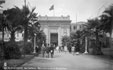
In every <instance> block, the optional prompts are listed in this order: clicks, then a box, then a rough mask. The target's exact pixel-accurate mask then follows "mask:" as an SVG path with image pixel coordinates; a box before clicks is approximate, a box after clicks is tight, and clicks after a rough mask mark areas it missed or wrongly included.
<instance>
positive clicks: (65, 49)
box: [64, 45, 67, 53]
mask: <svg viewBox="0 0 113 70" xmlns="http://www.w3.org/2000/svg"><path fill="white" fill-rule="evenodd" d="M64 52H65V53H66V52H67V46H66V45H65V46H64Z"/></svg>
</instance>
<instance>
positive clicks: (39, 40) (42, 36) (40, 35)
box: [36, 30, 46, 47]
mask: <svg viewBox="0 0 113 70" xmlns="http://www.w3.org/2000/svg"><path fill="white" fill-rule="evenodd" d="M36 38H37V45H38V46H39V47H41V46H42V44H43V43H44V44H46V35H45V33H44V32H43V31H42V30H41V31H39V33H38V34H37V36H36Z"/></svg>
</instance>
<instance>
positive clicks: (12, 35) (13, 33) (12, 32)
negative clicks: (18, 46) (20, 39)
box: [10, 31, 15, 43]
mask: <svg viewBox="0 0 113 70" xmlns="http://www.w3.org/2000/svg"><path fill="white" fill-rule="evenodd" d="M10 41H11V43H14V42H15V31H11V39H10Z"/></svg>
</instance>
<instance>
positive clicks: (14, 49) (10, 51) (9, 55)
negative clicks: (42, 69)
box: [5, 43, 21, 59]
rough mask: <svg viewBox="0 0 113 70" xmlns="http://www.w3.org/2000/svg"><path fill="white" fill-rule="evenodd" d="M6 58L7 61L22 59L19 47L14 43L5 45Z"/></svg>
mask: <svg viewBox="0 0 113 70" xmlns="http://www.w3.org/2000/svg"><path fill="white" fill-rule="evenodd" d="M5 46H6V48H5V58H6V59H18V58H20V57H21V52H20V49H19V46H18V45H16V44H14V43H8V44H5Z"/></svg>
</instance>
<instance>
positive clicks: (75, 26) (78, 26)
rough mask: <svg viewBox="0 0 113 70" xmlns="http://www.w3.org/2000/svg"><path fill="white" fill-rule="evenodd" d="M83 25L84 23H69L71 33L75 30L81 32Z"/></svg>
mask: <svg viewBox="0 0 113 70" xmlns="http://www.w3.org/2000/svg"><path fill="white" fill-rule="evenodd" d="M85 23H86V22H77V23H71V26H70V30H71V32H76V31H77V30H83V28H84V24H85Z"/></svg>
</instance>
